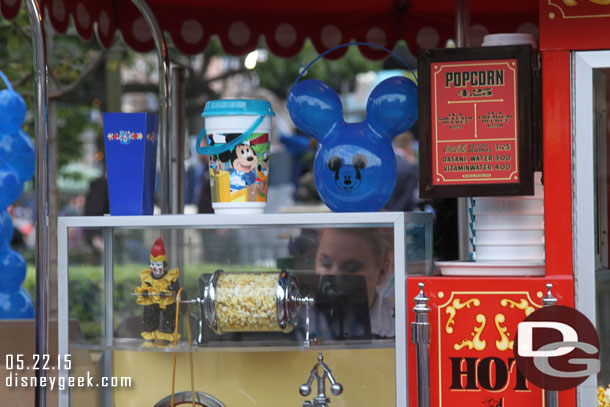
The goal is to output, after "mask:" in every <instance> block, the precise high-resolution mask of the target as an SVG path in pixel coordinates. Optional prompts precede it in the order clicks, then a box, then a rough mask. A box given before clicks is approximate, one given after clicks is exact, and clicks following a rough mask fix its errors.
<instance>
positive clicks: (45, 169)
mask: <svg viewBox="0 0 610 407" xmlns="http://www.w3.org/2000/svg"><path fill="white" fill-rule="evenodd" d="M25 5H26V8H27V11H28V16H29V18H30V26H31V28H32V46H33V48H34V75H35V90H34V101H35V104H36V113H35V118H34V119H35V126H34V128H35V130H34V132H35V139H36V142H35V143H36V201H37V202H38V204H37V207H36V353H37V354H38V355H39V357H40V359H41V360H42V357H43V355H46V354H48V353H49V326H48V318H49V315H48V312H49V309H48V305H49V304H48V295H49V293H48V291H49V162H48V154H49V150H48V148H49V142H48V128H47V100H48V95H47V81H48V76H47V47H46V42H45V31H44V22H43V16H42V11H41V9H40V5H39V4H38V1H37V0H25ZM46 376H47V372H46V371H45V370H44V369H38V370H36V377H37V382H38V383H40V379H41V378H42V377H45V378H46ZM35 404H36V406H38V407H46V405H47V391H46V387H43V386H37V387H36V395H35Z"/></svg>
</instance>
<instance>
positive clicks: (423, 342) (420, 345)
mask: <svg viewBox="0 0 610 407" xmlns="http://www.w3.org/2000/svg"><path fill="white" fill-rule="evenodd" d="M417 285H418V286H419V294H417V296H416V297H415V307H414V308H413V311H414V312H415V322H411V341H412V342H413V343H414V344H415V345H417V405H418V407H429V406H430V354H429V350H428V344H429V343H430V324H429V323H428V313H429V312H430V307H429V306H428V301H429V299H428V297H426V295H425V294H424V283H418V284H417Z"/></svg>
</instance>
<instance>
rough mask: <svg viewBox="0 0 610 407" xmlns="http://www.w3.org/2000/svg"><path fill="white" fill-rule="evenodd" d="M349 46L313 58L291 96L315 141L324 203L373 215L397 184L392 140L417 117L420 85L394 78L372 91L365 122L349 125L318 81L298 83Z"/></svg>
mask: <svg viewBox="0 0 610 407" xmlns="http://www.w3.org/2000/svg"><path fill="white" fill-rule="evenodd" d="M349 45H367V46H372V47H375V48H380V49H382V50H384V51H387V52H388V53H390V54H392V55H394V56H395V57H396V58H398V59H399V60H400V61H401V62H402V63H403V64H405V66H407V67H408V65H407V64H406V63H405V62H404V61H403V60H402V59H401V58H400V57H398V56H397V55H395V54H394V53H393V52H391V51H389V50H387V49H385V48H383V47H379V46H377V45H374V44H368V43H349V44H342V45H339V46H337V47H335V48H332V49H330V50H328V51H326V52H324V53H322V54H321V55H320V56H318V57H317V58H316V59H314V60H313V61H312V62H311V63H310V64H309V65H307V67H305V69H304V70H303V71H302V73H301V75H299V77H298V78H297V79H296V80H295V83H294V84H293V86H292V88H291V89H290V92H289V95H288V102H287V105H288V110H289V112H290V117H291V118H292V121H293V122H294V124H295V125H296V126H297V127H298V128H299V129H300V130H301V131H302V132H303V133H305V134H306V135H308V136H310V137H313V138H315V139H316V140H317V141H318V143H319V147H318V151H317V153H316V157H315V159H314V180H315V183H316V188H317V189H318V193H319V195H320V198H322V201H324V203H325V204H326V205H327V206H328V207H329V208H330V209H332V210H333V211H335V212H359V211H363V212H372V211H377V210H379V209H381V208H382V207H383V206H384V205H385V204H386V203H387V202H388V200H389V199H390V196H391V195H392V192H393V191H394V187H395V184H396V172H397V169H396V158H395V156H394V150H393V149H392V139H393V138H394V137H396V136H397V135H399V134H400V133H402V132H405V131H407V130H408V129H409V128H410V127H411V126H412V125H413V123H414V122H415V120H416V119H417V85H416V84H415V82H414V81H412V80H411V79H409V78H407V77H404V76H393V77H391V78H388V79H386V80H384V81H382V82H381V83H380V84H379V85H377V86H376V87H375V89H373V91H372V93H371V95H370V97H369V100H368V102H367V106H366V120H364V121H363V122H361V123H346V122H345V120H344V119H343V107H342V105H341V100H340V99H339V96H338V95H337V94H336V93H335V91H334V90H333V89H332V88H331V87H330V86H328V85H327V84H326V83H324V82H322V81H319V80H315V79H313V80H305V81H302V82H299V79H300V78H301V76H302V75H303V73H304V72H306V71H307V69H308V68H309V67H310V66H311V65H312V64H313V63H314V62H316V61H317V60H318V59H319V58H321V57H322V56H324V55H326V54H328V53H330V52H332V51H334V50H336V49H338V48H343V47H346V46H349Z"/></svg>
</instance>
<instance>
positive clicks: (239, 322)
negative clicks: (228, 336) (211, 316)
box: [215, 273, 281, 332]
mask: <svg viewBox="0 0 610 407" xmlns="http://www.w3.org/2000/svg"><path fill="white" fill-rule="evenodd" d="M277 282H278V275H277V273H222V274H220V276H219V277H218V282H217V284H216V290H215V291H216V292H215V303H216V322H217V324H218V328H219V329H220V330H221V331H222V332H245V331H248V332H253V331H259V332H260V331H280V330H281V328H280V326H279V324H278V320H277V319H278V318H277V305H276V301H277V299H276V296H277V294H276V293H277Z"/></svg>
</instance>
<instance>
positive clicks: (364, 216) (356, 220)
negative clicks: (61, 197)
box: [57, 212, 418, 407]
mask: <svg viewBox="0 0 610 407" xmlns="http://www.w3.org/2000/svg"><path fill="white" fill-rule="evenodd" d="M407 218H408V221H410V222H412V221H417V219H418V217H412V215H411V214H408V213H407V215H406V216H405V213H404V212H377V213H311V214H264V215H259V216H257V217H239V216H231V215H158V216H101V217H93V216H90V217H84V216H78V217H60V218H59V219H58V222H57V229H58V242H57V247H58V249H57V250H58V269H57V272H58V284H57V291H58V299H59V300H58V301H59V304H58V348H59V349H58V350H59V354H68V353H69V351H70V347H69V343H68V341H69V336H68V312H69V309H68V228H71V227H101V228H105V229H108V228H110V229H111V230H116V229H146V228H161V229H185V228H189V229H203V228H214V227H224V228H231V227H233V228H240V227H244V226H294V227H302V226H309V227H311V226H317V227H328V226H329V225H333V226H336V227H354V226H358V227H362V226H370V227H373V226H386V227H387V226H389V224H391V225H392V226H393V228H394V278H395V282H394V287H395V301H396V310H397V312H398V315H397V316H396V319H395V324H396V325H395V329H396V338H395V365H396V366H395V369H396V383H395V386H396V406H400V407H402V406H406V405H407V385H406V383H408V381H407V347H406V345H407V342H406V341H407V331H406V329H407V323H406V315H405V314H404V313H405V312H406V311H405V310H406V297H405V296H406V279H405V276H406V252H405V233H406V223H407ZM105 259H106V260H108V259H110V261H112V255H111V253H107V254H105ZM108 271H109V269H108V268H105V273H107V272H108ZM111 284H112V279H111V278H105V285H106V287H105V290H106V293H111V292H112V286H109V285H111ZM110 313H111V310H110ZM401 313H402V316H401ZM105 320H106V321H111V316H109V315H108V309H106V315H105ZM106 339H107V338H106ZM59 375H61V376H65V377H66V379H65V380H67V377H68V375H69V371H64V370H61V371H60V372H59ZM59 405H60V406H69V393H68V390H67V389H66V390H65V391H63V392H60V394H59Z"/></svg>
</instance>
